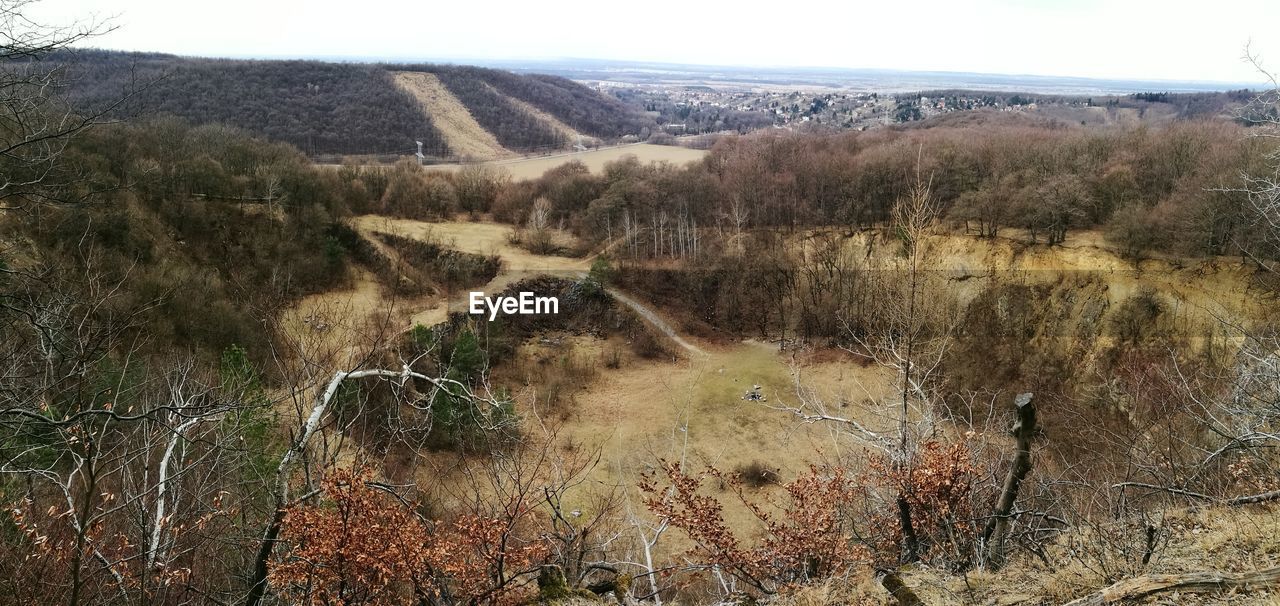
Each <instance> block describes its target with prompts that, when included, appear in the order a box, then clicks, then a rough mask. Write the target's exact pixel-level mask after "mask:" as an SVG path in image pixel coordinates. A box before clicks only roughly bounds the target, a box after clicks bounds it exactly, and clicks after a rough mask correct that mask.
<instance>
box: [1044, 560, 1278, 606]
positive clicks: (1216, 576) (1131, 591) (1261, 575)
mask: <svg viewBox="0 0 1280 606" xmlns="http://www.w3.org/2000/svg"><path fill="white" fill-rule="evenodd" d="M1276 585H1280V566H1277V567H1275V568H1267V569H1264V570H1258V571H1255V572H1242V573H1233V572H1216V571H1207V572H1188V573H1186V574H1149V575H1144V576H1140V577H1136V578H1132V579H1126V580H1123V581H1120V582H1119V583H1116V584H1114V585H1111V586H1109V587H1106V588H1105V589H1103V590H1101V591H1099V592H1097V593H1093V594H1090V595H1087V596H1085V597H1083V598H1080V599H1077V600H1073V601H1071V602H1067V603H1066V604H1065V605H1064V606H1103V605H1105V604H1118V603H1121V602H1127V601H1129V600H1136V599H1139V598H1143V597H1147V596H1151V595H1154V594H1157V593H1164V592H1167V591H1180V592H1184V593H1211V592H1217V591H1227V590H1233V589H1234V590H1239V591H1250V590H1253V589H1259V588H1262V587H1273V586H1276Z"/></svg>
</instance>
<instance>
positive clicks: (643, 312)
mask: <svg viewBox="0 0 1280 606" xmlns="http://www.w3.org/2000/svg"><path fill="white" fill-rule="evenodd" d="M605 292H607V293H609V294H610V295H611V296H612V297H613V298H614V300H616V301H617V302H619V303H622V304H623V305H626V306H627V307H630V308H631V310H632V311H634V312H636V313H637V314H640V317H642V318H644V319H645V321H646V322H648V323H649V325H650V326H653V327H654V328H656V329H658V331H659V332H661V333H662V334H664V335H666V336H667V338H668V339H671V342H672V343H675V344H676V345H679V346H680V347H683V348H684V350H685V351H687V352H689V353H691V354H697V355H700V356H705V355H707V352H705V351H702V350H701V349H699V348H698V346H696V345H694V344H692V343H690V342H688V341H686V340H685V339H684V337H681V336H680V335H679V334H678V333H677V332H676V329H675V328H674V327H672V326H671V325H670V324H668V323H667V321H666V320H663V319H662V317H661V316H659V315H658V314H657V313H656V312H654V311H653V310H652V309H649V308H648V307H645V306H644V305H642V304H641V303H640V302H639V301H636V300H635V299H632V298H631V297H629V296H627V295H625V294H623V293H622V291H620V290H618V289H616V288H612V287H609V288H606V289H605Z"/></svg>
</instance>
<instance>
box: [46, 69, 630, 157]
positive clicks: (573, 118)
mask: <svg viewBox="0 0 1280 606" xmlns="http://www.w3.org/2000/svg"><path fill="white" fill-rule="evenodd" d="M46 61H56V62H58V63H61V64H64V65H65V66H66V71H67V75H68V79H67V85H66V90H65V94H66V96H67V97H68V99H69V100H70V101H71V102H72V103H73V104H74V105H76V106H78V107H84V108H100V107H106V106H109V105H110V104H112V103H114V102H116V101H118V100H119V99H121V98H125V99H126V102H125V103H123V104H121V105H120V106H119V107H117V108H115V109H114V110H113V113H114V114H117V115H131V116H136V115H143V116H175V117H177V118H181V119H183V120H185V121H187V122H190V123H193V124H207V123H220V124H227V125H230V126H234V127H237V128H241V129H244V130H246V131H249V132H251V133H256V134H260V135H263V136H265V137H267V138H269V139H272V140H275V141H281V142H286V143H290V144H293V145H295V146H297V147H298V148H299V149H301V150H302V151H303V152H305V153H307V154H310V155H312V156H316V155H404V154H407V153H412V152H413V151H415V141H421V142H422V143H423V151H424V153H425V154H426V155H427V156H429V157H433V158H438V159H459V158H463V157H468V158H477V159H492V158H497V157H505V156H512V155H516V154H519V153H527V152H532V151H543V150H549V149H560V148H564V147H566V146H569V145H571V144H572V143H574V142H576V141H575V140H576V137H575V136H571V135H578V134H581V135H584V136H588V137H594V138H600V139H606V140H607V139H616V138H619V137H622V136H625V135H629V134H641V133H643V132H645V131H646V129H647V128H648V127H650V126H652V125H653V122H652V120H651V119H649V118H648V117H646V116H645V115H644V114H642V113H640V112H637V111H636V110H634V109H632V108H630V107H628V106H627V105H625V104H623V103H622V102H620V101H618V100H616V99H613V98H610V97H607V96H604V95H601V94H599V93H597V92H596V91H594V90H592V89H590V88H587V87H585V86H583V85H581V84H577V83H575V82H573V81H571V80H568V79H565V78H561V77H557V76H545V75H518V74H514V73H511V72H507V71H503V70H498V69H488V68H479V67H469V66H454V65H430V64H415V65H391V64H360V63H328V62H321V61H300V60H232V59H204V58H188V57H178V56H174V55H165V54H157V53H122V52H112V51H101V50H87V51H77V52H74V53H70V52H68V53H60V54H58V55H57V56H55V57H52V58H48V59H46ZM431 100H434V102H432V101H431Z"/></svg>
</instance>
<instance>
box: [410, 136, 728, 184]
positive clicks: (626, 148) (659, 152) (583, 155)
mask: <svg viewBox="0 0 1280 606" xmlns="http://www.w3.org/2000/svg"><path fill="white" fill-rule="evenodd" d="M629 155H630V156H635V157H636V158H637V159H639V160H640V162H642V163H648V162H671V163H673V164H684V163H686V162H696V161H699V160H701V159H702V158H703V157H705V156H706V155H707V152H706V150H700V149H689V148H687V147H675V146H670V145H652V144H649V143H636V144H632V145H622V146H619V147H610V148H606V149H596V150H591V151H584V152H571V153H565V154H554V155H550V156H540V157H532V158H514V159H508V160H495V161H492V162H487V163H486V164H488V165H490V166H496V167H499V168H502V169H504V170H506V171H507V172H508V173H511V176H512V177H514V178H516V179H536V178H538V177H541V176H542V173H545V172H547V171H548V170H551V169H553V168H555V167H557V166H560V165H561V164H564V163H566V162H572V161H574V160H577V161H579V162H582V163H583V164H585V165H587V168H588V169H590V170H591V172H594V173H599V172H600V171H601V170H603V169H604V165H605V164H608V163H609V162H613V161H615V160H620V159H622V158H623V157H624V156H629ZM430 168H431V169H432V170H451V171H452V170H458V169H459V168H462V165H461V164H437V165H434V166H431V167H430Z"/></svg>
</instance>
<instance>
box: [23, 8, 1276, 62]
mask: <svg viewBox="0 0 1280 606" xmlns="http://www.w3.org/2000/svg"><path fill="white" fill-rule="evenodd" d="M30 13H31V14H32V15H33V16H34V17H36V18H37V19H40V20H42V21H44V22H46V23H67V22H69V21H73V20H77V19H79V20H85V19H95V18H96V19H100V20H101V19H110V20H111V22H112V24H113V25H115V26H117V29H116V30H115V31H112V32H111V33H109V34H107V35H105V36H102V37H99V38H95V39H93V41H92V43H91V44H90V45H91V46H97V47H101V48H110V49H118V50H138V51H157V52H167V53H175V54H180V55H195V56H210V57H263V58H268V57H269V58H281V57H292V58H311V57H324V58H337V57H346V58H352V59H378V60H421V61H428V60H437V61H453V62H465V61H467V60H480V61H497V60H511V59H562V58H585V59H614V60H631V61H660V62H671V63H686V64H700V65H734V66H759V67H845V68H878V69H899V70H923V71H963V72H982V73H996V74H1033V75H1046V76H1079V77H1092V78H1125V79H1144V80H1145V79H1158V80H1183V81H1185V80H1197V81H1213V82H1258V81H1260V80H1261V78H1260V77H1259V75H1258V72H1257V71H1256V70H1255V69H1254V68H1253V67H1251V66H1249V65H1248V64H1246V63H1245V62H1244V61H1242V56H1243V54H1244V49H1245V46H1246V45H1250V47H1251V48H1252V49H1253V51H1254V52H1255V53H1257V54H1261V56H1262V59H1263V61H1264V62H1268V61H1267V59H1268V57H1270V58H1271V61H1269V62H1268V63H1269V64H1270V65H1271V66H1272V69H1273V70H1274V71H1280V27H1276V25H1277V24H1280V1H1278V0H1213V1H1212V2H1210V1H1206V0H1197V1H1190V0H1022V1H1017V0H906V1H903V0H897V1H885V0H878V1H876V2H861V1H858V0H845V1H837V2H830V3H825V2H816V1H812V0H810V1H800V2H794V1H786V0H773V1H770V2H754V1H749V0H740V1H737V2H719V1H716V2H712V1H707V0H640V1H638V2H610V1H608V0H603V1H602V0H590V1H588V0H566V1H555V2H548V1H542V2H539V1H533V0H452V1H445V2H442V1H439V0H412V1H408V2H404V1H386V0H364V1H362V2H351V1H349V0H348V1H343V2H336V1H331V0H309V1H307V2H298V1H293V0H289V1H277V0H221V1H217V2H207V1H198V2H197V1H192V0H41V1H40V2H38V3H37V4H36V5H34V6H33V7H32V8H31V10H30Z"/></svg>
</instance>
